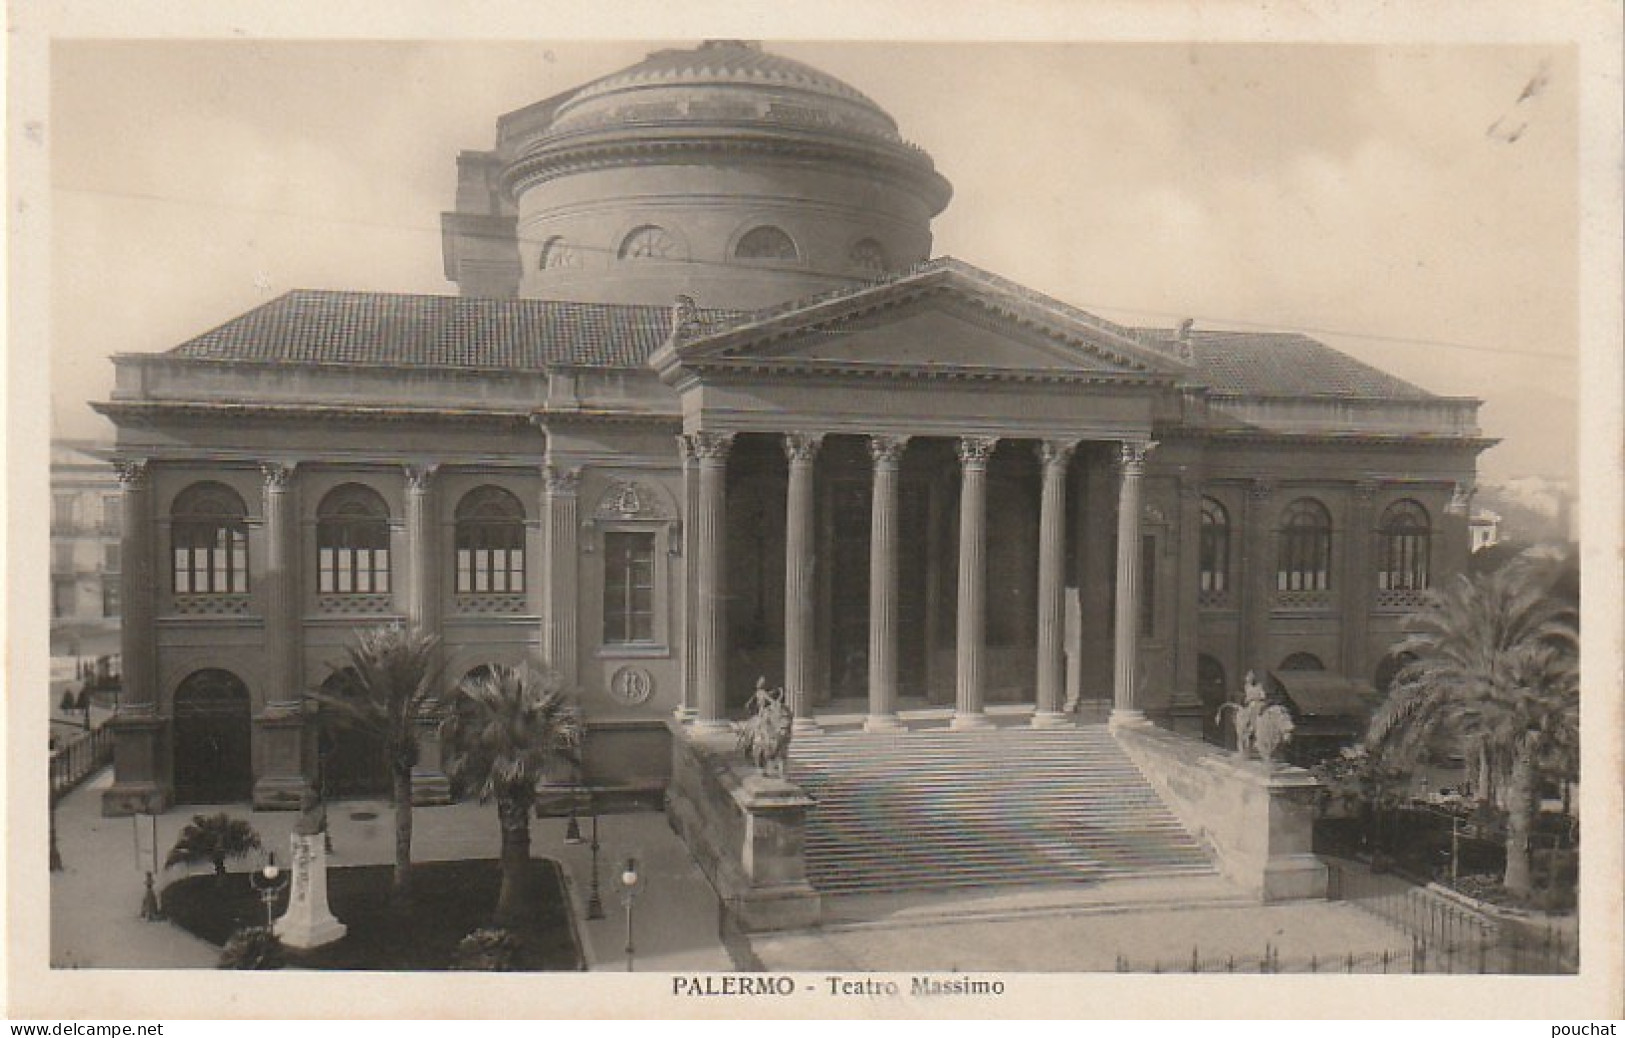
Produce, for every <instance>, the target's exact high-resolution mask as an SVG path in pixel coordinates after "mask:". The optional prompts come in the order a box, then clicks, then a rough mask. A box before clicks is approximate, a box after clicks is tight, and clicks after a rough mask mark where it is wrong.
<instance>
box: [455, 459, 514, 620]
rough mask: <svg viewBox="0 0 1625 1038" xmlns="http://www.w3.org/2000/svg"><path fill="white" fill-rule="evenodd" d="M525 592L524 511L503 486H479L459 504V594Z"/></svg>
mask: <svg viewBox="0 0 1625 1038" xmlns="http://www.w3.org/2000/svg"><path fill="white" fill-rule="evenodd" d="M524 590H525V508H524V506H523V505H521V504H520V503H519V499H518V498H517V497H514V496H513V495H512V494H510V493H508V491H506V490H503V489H502V488H501V487H492V486H484V487H476V488H475V489H473V490H470V491H469V492H468V493H467V494H465V495H464V496H463V499H462V500H461V501H459V502H458V503H457V592H458V594H470V593H474V594H479V593H483V592H490V591H495V592H503V593H518V592H521V591H524Z"/></svg>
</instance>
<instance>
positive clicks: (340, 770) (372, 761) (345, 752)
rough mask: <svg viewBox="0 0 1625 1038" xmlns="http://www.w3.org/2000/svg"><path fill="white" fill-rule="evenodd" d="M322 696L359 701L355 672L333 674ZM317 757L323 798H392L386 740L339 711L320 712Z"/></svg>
mask: <svg viewBox="0 0 1625 1038" xmlns="http://www.w3.org/2000/svg"><path fill="white" fill-rule="evenodd" d="M322 693H323V694H324V695H329V696H333V697H336V698H343V699H353V698H359V697H360V695H361V693H360V690H359V688H358V687H357V684H356V675H355V670H354V669H353V668H351V667H345V668H344V669H343V670H339V671H334V672H333V673H332V674H330V675H328V678H327V680H326V681H324V682H322ZM317 716H318V725H317V735H316V757H317V768H318V770H319V773H320V775H321V782H322V796H324V797H363V798H375V797H387V796H389V795H390V774H389V760H388V758H387V756H386V755H385V753H384V740H383V739H382V738H380V737H379V735H378V734H377V733H376V732H374V731H372V730H371V729H368V728H363V727H361V726H360V725H358V724H356V723H355V722H354V721H353V720H350V719H349V718H347V717H345V716H344V715H343V714H342V713H341V712H340V711H339V710H336V709H334V708H331V707H325V706H324V707H323V708H322V709H321V711H320V712H319V714H318V715H317Z"/></svg>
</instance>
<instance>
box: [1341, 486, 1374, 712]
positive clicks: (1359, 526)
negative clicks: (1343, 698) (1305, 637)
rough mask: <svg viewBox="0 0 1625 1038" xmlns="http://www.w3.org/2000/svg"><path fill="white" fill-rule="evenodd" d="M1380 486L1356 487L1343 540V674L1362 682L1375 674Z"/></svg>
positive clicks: (1352, 492)
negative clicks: (1371, 653) (1374, 554)
mask: <svg viewBox="0 0 1625 1038" xmlns="http://www.w3.org/2000/svg"><path fill="white" fill-rule="evenodd" d="M1379 489H1380V486H1379V485H1378V484H1377V483H1376V482H1375V481H1374V480H1361V481H1360V482H1358V483H1356V484H1354V487H1353V490H1352V491H1351V493H1350V496H1349V510H1348V523H1347V529H1348V536H1347V537H1345V538H1344V539H1343V609H1342V612H1343V644H1342V646H1341V648H1342V656H1343V659H1342V665H1341V668H1340V669H1341V670H1342V671H1343V675H1344V676H1345V677H1347V678H1349V679H1351V680H1355V681H1358V680H1359V679H1361V678H1363V677H1368V676H1369V675H1370V674H1371V668H1370V665H1369V660H1368V659H1367V658H1366V657H1367V647H1366V643H1367V642H1368V641H1369V640H1370V634H1369V632H1370V630H1371V605H1372V600H1373V599H1374V598H1375V597H1376V594H1375V591H1374V590H1373V589H1372V587H1371V573H1372V570H1373V569H1374V568H1375V567H1373V566H1372V564H1371V549H1372V547H1373V544H1372V542H1373V541H1374V540H1375V538H1376V525H1375V523H1376V520H1375V517H1374V516H1373V515H1372V514H1371V513H1372V505H1373V504H1374V503H1375V501H1376V498H1377V491H1378V490H1379Z"/></svg>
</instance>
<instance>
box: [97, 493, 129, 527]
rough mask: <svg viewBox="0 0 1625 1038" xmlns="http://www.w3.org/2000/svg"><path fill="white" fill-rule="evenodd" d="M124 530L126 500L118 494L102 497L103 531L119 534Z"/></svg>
mask: <svg viewBox="0 0 1625 1038" xmlns="http://www.w3.org/2000/svg"><path fill="white" fill-rule="evenodd" d="M123 528H124V499H123V498H122V497H120V496H119V495H117V494H103V495H102V529H103V530H104V531H105V532H107V533H118V532H119V531H120V530H121V529H123Z"/></svg>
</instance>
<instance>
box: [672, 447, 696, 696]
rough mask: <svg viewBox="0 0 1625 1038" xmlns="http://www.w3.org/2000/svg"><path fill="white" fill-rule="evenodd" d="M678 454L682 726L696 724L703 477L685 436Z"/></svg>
mask: <svg viewBox="0 0 1625 1038" xmlns="http://www.w3.org/2000/svg"><path fill="white" fill-rule="evenodd" d="M677 452H678V453H679V454H680V455H682V458H683V701H682V703H680V704H679V705H678V707H677V709H676V710H675V711H673V714H674V715H675V716H676V718H677V720H678V721H680V722H688V721H692V720H694V717H695V715H696V711H695V707H694V704H695V702H696V699H695V692H694V619H695V616H696V610H695V608H694V599H695V594H694V589H695V582H696V580H695V575H694V560H695V557H696V553H695V549H694V543H695V530H696V523H695V518H694V517H695V513H697V512H698V511H699V500H700V477H699V471H698V469H697V467H696V465H695V459H694V445H693V443H692V441H691V440H690V439H689V437H688V436H686V435H680V436H678V437H677Z"/></svg>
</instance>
